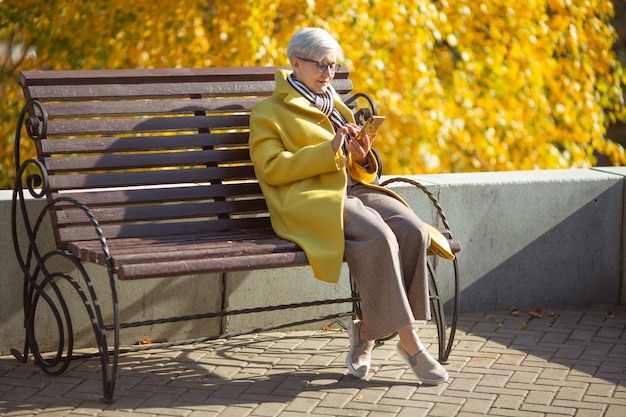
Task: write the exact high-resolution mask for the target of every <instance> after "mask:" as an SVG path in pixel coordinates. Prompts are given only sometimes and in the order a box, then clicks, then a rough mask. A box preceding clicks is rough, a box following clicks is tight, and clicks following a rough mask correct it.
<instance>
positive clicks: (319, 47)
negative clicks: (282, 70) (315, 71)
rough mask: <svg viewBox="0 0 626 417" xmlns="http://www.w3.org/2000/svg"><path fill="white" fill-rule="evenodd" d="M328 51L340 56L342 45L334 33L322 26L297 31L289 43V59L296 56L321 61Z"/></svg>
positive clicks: (291, 59)
mask: <svg viewBox="0 0 626 417" xmlns="http://www.w3.org/2000/svg"><path fill="white" fill-rule="evenodd" d="M328 53H335V54H336V55H337V57H338V58H339V57H340V55H341V53H342V52H341V46H339V42H337V41H336V40H335V38H333V37H332V35H331V34H330V33H328V32H326V31H325V30H324V29H320V28H304V29H300V30H299V31H298V32H296V33H295V34H294V35H293V36H292V37H291V39H290V40H289V45H287V57H288V58H289V61H293V59H294V58H308V59H313V60H316V61H319V60H320V59H322V58H323V57H324V55H327V54H328Z"/></svg>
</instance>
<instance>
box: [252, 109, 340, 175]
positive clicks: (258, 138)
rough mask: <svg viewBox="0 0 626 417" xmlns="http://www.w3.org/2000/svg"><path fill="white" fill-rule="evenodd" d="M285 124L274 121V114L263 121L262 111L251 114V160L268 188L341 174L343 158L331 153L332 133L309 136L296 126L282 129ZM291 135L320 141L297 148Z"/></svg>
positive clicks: (311, 134)
mask: <svg viewBox="0 0 626 417" xmlns="http://www.w3.org/2000/svg"><path fill="white" fill-rule="evenodd" d="M288 123H289V122H287V123H280V122H278V121H276V114H274V117H266V116H265V115H264V111H262V110H259V111H253V112H252V114H251V116H250V126H251V128H250V157H251V159H252V162H253V164H254V167H255V171H256V174H257V176H259V177H261V178H262V179H263V181H264V182H266V183H267V184H269V185H272V186H282V185H286V184H289V183H292V182H296V181H300V180H303V179H307V178H311V177H315V176H317V175H320V174H324V173H328V172H334V171H339V170H341V168H342V167H343V165H344V162H343V157H342V156H341V154H340V153H339V152H334V150H333V147H332V137H333V136H332V133H330V132H328V131H327V130H324V129H321V128H319V127H318V128H317V129H316V130H314V131H311V132H305V131H303V130H302V131H301V130H300V129H298V127H297V126H291V128H285V127H284V126H288ZM291 123H292V124H293V121H291ZM279 126H282V127H279ZM289 130H290V131H289ZM294 135H301V136H302V135H309V136H310V137H313V138H315V137H318V138H319V139H318V140H310V144H308V145H306V146H301V147H300V146H298V145H297V144H295V143H293V142H294V139H293V138H292V137H291V136H294ZM329 135H330V140H329V137H328V136H329ZM301 141H302V140H301ZM289 148H292V149H293V150H290V149H289Z"/></svg>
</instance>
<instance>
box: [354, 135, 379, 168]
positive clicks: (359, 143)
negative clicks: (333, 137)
mask: <svg viewBox="0 0 626 417" xmlns="http://www.w3.org/2000/svg"><path fill="white" fill-rule="evenodd" d="M363 133H364V135H363V136H361V138H360V140H357V139H356V137H352V138H351V139H350V140H349V141H348V151H349V152H350V154H351V155H352V159H353V160H354V161H355V162H356V163H358V164H360V165H364V164H366V163H367V154H368V153H369V152H370V149H372V143H373V142H374V139H376V133H374V134H373V135H372V136H371V137H370V136H369V135H367V134H366V133H365V132H363Z"/></svg>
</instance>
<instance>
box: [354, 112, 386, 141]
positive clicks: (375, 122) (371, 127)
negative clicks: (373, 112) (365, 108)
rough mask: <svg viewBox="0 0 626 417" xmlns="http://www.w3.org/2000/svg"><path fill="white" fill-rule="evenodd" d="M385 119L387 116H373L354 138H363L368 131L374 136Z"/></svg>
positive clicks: (368, 133) (369, 134)
mask: <svg viewBox="0 0 626 417" xmlns="http://www.w3.org/2000/svg"><path fill="white" fill-rule="evenodd" d="M384 121H385V116H371V117H370V118H369V119H367V121H366V122H365V125H364V126H363V127H362V128H361V130H360V131H359V133H358V134H357V135H356V137H355V138H354V139H356V140H361V138H362V136H363V134H364V133H367V135H368V136H372V135H373V134H374V133H376V131H377V130H378V128H379V127H380V125H381V124H382V123H383V122H384Z"/></svg>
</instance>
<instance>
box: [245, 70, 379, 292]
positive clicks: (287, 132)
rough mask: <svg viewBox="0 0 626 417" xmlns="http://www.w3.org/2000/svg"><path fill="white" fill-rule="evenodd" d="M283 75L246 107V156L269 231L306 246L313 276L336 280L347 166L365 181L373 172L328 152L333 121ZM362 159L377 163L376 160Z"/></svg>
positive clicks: (341, 106) (346, 110)
mask: <svg viewBox="0 0 626 417" xmlns="http://www.w3.org/2000/svg"><path fill="white" fill-rule="evenodd" d="M288 75H289V71H285V70H279V71H277V72H276V75H275V78H276V90H275V92H274V94H273V95H272V96H271V97H269V98H268V99H266V100H264V101H262V102H260V103H258V104H257V105H256V106H255V107H254V109H253V110H252V114H251V116H250V157H251V159H252V162H253V163H254V169H255V172H256V176H257V178H258V180H259V183H260V186H261V189H262V190H263V194H264V195H265V199H266V200H267V205H268V208H269V212H270V217H271V221H272V227H273V228H274V231H275V232H276V234H277V235H278V236H280V237H282V238H284V239H287V240H290V241H293V242H295V243H297V244H298V245H299V246H300V247H301V248H302V249H303V250H304V251H305V253H306V255H307V259H308V261H309V263H310V264H311V267H312V268H313V273H314V274H315V276H316V277H317V278H318V279H321V280H323V281H327V282H332V283H335V282H337V281H338V280H339V274H340V270H341V264H342V263H343V255H344V239H345V238H344V234H343V201H344V197H345V193H346V182H347V175H348V174H347V172H349V174H350V176H351V177H352V179H353V180H354V181H356V182H362V183H371V182H372V181H373V180H374V178H375V176H376V175H375V172H376V171H375V170H374V173H369V172H368V171H367V170H365V169H364V168H363V167H361V166H360V165H359V164H357V163H353V162H352V161H351V160H350V159H348V161H347V167H346V163H345V162H344V157H343V156H342V154H341V151H339V152H337V153H335V152H334V151H333V147H332V139H333V137H334V136H335V131H334V129H333V126H332V123H331V122H330V120H329V119H328V117H327V116H326V115H325V114H323V113H322V112H321V111H320V110H319V109H318V108H316V107H315V106H314V105H313V104H311V102H309V101H308V100H307V99H305V98H304V97H303V96H302V95H301V94H300V93H298V92H297V91H296V90H295V89H294V88H293V87H291V85H290V84H289V83H288V82H287V80H286V77H287V76H288ZM331 89H332V87H331ZM332 92H333V95H334V96H335V108H336V109H337V110H339V112H340V113H341V114H342V115H343V117H344V118H345V119H346V120H347V121H349V122H353V123H354V116H353V114H352V111H351V110H350V109H349V108H348V107H347V106H346V105H345V104H344V103H343V102H342V101H341V99H340V98H339V97H338V95H337V94H336V92H335V91H334V90H332ZM369 160H370V164H374V166H373V168H377V166H376V159H375V158H373V157H372V156H371V155H370V156H369Z"/></svg>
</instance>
